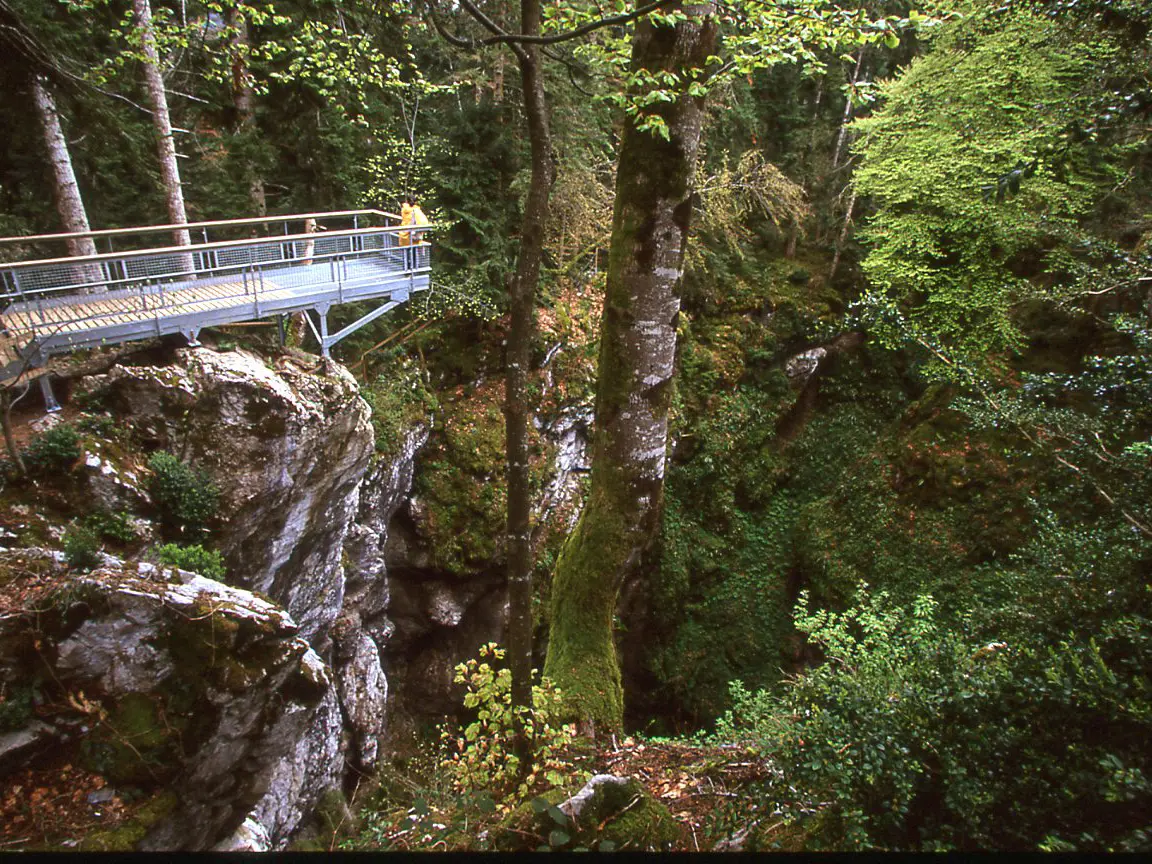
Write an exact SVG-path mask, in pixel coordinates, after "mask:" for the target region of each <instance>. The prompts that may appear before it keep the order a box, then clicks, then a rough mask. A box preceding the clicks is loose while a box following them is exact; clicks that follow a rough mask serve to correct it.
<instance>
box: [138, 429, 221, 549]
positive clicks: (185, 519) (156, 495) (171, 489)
mask: <svg viewBox="0 0 1152 864" xmlns="http://www.w3.org/2000/svg"><path fill="white" fill-rule="evenodd" d="M148 467H149V468H150V469H151V470H152V479H151V480H150V482H149V485H148V491H149V492H150V493H151V495H152V500H153V501H154V502H155V504H156V509H157V510H158V511H159V517H160V524H161V526H162V527H163V528H164V529H165V530H166V531H167V532H168V533H169V534H171V535H173V536H175V537H178V538H180V539H183V540H190V541H198V540H200V539H202V538H203V537H204V536H205V534H206V533H207V529H208V523H209V522H210V521H211V520H212V518H213V517H214V516H215V515H216V508H217V506H218V504H219V501H220V490H219V489H217V488H216V485H215V484H214V483H213V482H212V480H211V478H210V477H209V476H208V474H207V472H205V471H203V470H201V469H197V468H193V467H191V466H190V465H186V464H184V463H183V462H181V461H180V460H179V459H177V458H176V457H175V456H173V455H172V454H171V453H165V452H162V451H161V452H159V453H154V454H153V455H152V457H151V458H150V459H149V460H148Z"/></svg>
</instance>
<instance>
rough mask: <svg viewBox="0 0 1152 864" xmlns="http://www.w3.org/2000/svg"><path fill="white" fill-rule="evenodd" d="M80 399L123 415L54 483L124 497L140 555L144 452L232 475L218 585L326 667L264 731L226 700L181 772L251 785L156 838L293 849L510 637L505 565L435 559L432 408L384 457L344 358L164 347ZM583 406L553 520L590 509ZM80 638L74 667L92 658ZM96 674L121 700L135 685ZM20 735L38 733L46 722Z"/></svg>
mask: <svg viewBox="0 0 1152 864" xmlns="http://www.w3.org/2000/svg"><path fill="white" fill-rule="evenodd" d="M71 396H72V399H73V403H74V404H76V405H80V406H82V408H83V411H84V413H83V414H82V415H81V416H80V418H79V421H80V422H81V423H82V424H86V425H85V426H84V428H85V429H87V430H92V429H109V428H114V429H115V430H116V431H115V434H110V435H102V434H93V433H92V432H91V431H88V432H85V434H84V436H83V446H82V456H81V458H80V460H78V461H77V462H76V464H74V465H73V466H72V467H71V468H69V469H68V470H67V472H66V476H63V477H61V478H60V479H59V481H58V482H59V484H62V485H60V487H59V488H60V490H66V489H71V490H72V491H71V492H68V493H67V495H65V496H64V497H65V498H68V497H70V498H71V499H72V500H74V501H76V502H80V506H86V504H85V503H84V502H90V503H91V504H95V505H99V506H102V507H103V508H105V510H106V511H108V512H113V513H115V512H118V511H128V513H129V515H130V516H131V521H132V524H133V525H134V526H135V530H136V531H137V535H138V543H137V545H136V546H135V547H133V548H132V549H127V550H125V552H126V554H128V555H132V556H137V555H145V556H147V555H149V554H150V553H149V552H148V544H149V543H152V542H155V538H156V537H157V536H158V531H157V526H156V525H155V524H153V523H152V522H151V521H150V517H151V516H152V515H153V510H152V504H151V501H150V498H149V494H148V478H149V470H148V468H147V461H148V455H149V454H150V453H151V452H154V451H156V450H160V449H163V450H167V451H169V452H172V453H174V454H176V455H177V456H179V457H180V458H181V459H182V460H183V461H185V462H187V463H190V464H192V465H194V466H196V467H197V468H201V469H205V470H206V471H207V472H208V473H209V474H210V475H211V477H212V479H213V481H214V482H215V483H216V484H217V485H218V486H219V488H220V491H221V504H220V508H219V510H220V512H219V518H218V519H217V520H216V524H215V525H214V527H213V531H212V544H213V545H214V546H216V547H217V548H219V549H220V550H222V551H223V552H224V555H225V559H226V564H227V570H228V573H227V576H226V577H225V579H224V581H226V582H228V583H229V584H231V585H234V586H237V589H238V590H242V591H244V592H245V594H246V595H247V596H251V597H256V596H257V595H259V597H261V598H264V600H263V601H261V602H264V601H271V604H272V606H271V608H274V609H276V610H278V614H279V615H282V616H283V617H284V619H285V620H290V621H291V622H292V624H291V627H292V628H296V630H298V632H295V631H294V638H296V639H298V640H299V641H300V644H301V645H303V646H304V647H305V648H307V649H308V650H309V651H311V652H313V654H312V656H313V657H314V658H316V664H317V668H318V669H320V671H319V672H318V673H317V682H318V683H317V684H316V687H315V688H314V689H315V690H316V692H315V693H312V694H311V695H310V696H309V698H308V699H306V700H300V699H293V698H289V697H277V698H280V700H281V702H282V704H279V707H278V708H277V710H275V711H271V710H269V711H264V712H263V713H261V719H260V728H259V732H258V734H257V733H252V734H249V732H251V730H250V729H248V727H246V726H245V722H246V721H242V720H241V719H238V717H239V716H247V715H246V714H245V712H249V711H250V710H255V709H254V708H253V706H252V705H251V704H249V701H247V700H248V696H247V695H245V694H243V693H239V692H238V693H237V694H236V695H235V697H234V698H233V697H231V696H221V697H220V701H219V704H218V705H216V706H215V708H216V710H218V711H219V712H221V716H222V717H224V718H225V719H223V720H221V724H222V725H221V728H220V729H219V731H218V733H214V734H217V735H218V737H219V748H218V751H216V750H214V751H213V755H212V758H211V760H210V762H211V769H210V770H208V769H205V770H206V771H208V774H206V775H205V777H200V776H199V775H197V776H196V777H192V775H191V774H189V775H188V777H189V778H190V779H189V781H188V782H192V781H193V780H194V781H195V782H196V783H202V784H205V785H207V784H208V780H207V779H205V778H206V777H209V776H216V775H215V774H213V773H212V772H216V774H219V773H220V772H222V771H223V770H224V769H223V767H222V766H225V765H231V766H232V767H231V769H230V770H231V771H232V772H233V773H234V774H235V775H236V776H237V777H242V778H243V784H242V788H241V786H236V782H235V781H225V780H223V779H220V782H219V784H218V789H219V790H220V796H221V802H223V803H221V804H220V807H219V808H218V810H213V811H212V812H211V813H210V814H209V815H206V816H203V817H198V819H197V821H196V823H195V824H187V825H185V824H184V823H183V822H181V821H180V820H178V819H175V820H173V821H171V822H169V823H165V827H163V828H160V827H155V828H150V833H149V834H148V838H149V839H148V840H147V842H146V844H145V845H147V847H148V848H152V849H165V848H167V849H193V848H209V847H214V848H218V849H220V850H229V851H242V850H264V849H282V848H285V846H286V845H287V844H288V843H289V842H290V841H291V839H292V838H293V836H294V835H295V834H296V832H298V831H299V829H300V828H301V826H303V825H305V824H306V823H307V822H308V820H309V818H310V815H311V813H312V812H313V811H314V810H315V808H316V806H317V805H318V803H319V802H320V800H321V799H322V798H323V797H324V796H325V795H326V793H328V792H329V791H330V790H333V789H336V790H339V789H347V788H349V786H350V785H351V783H352V782H353V780H354V778H356V777H358V776H360V775H361V773H365V772H371V771H372V770H373V768H374V767H375V765H376V764H377V762H378V761H379V759H380V758H381V756H382V754H383V753H386V752H395V751H398V750H405V749H407V747H408V746H409V743H410V742H411V740H412V739H411V736H412V733H413V731H414V730H416V729H419V728H421V727H424V726H425V725H426V724H427V723H429V722H438V721H439V720H440V719H441V718H442V717H443V716H444V715H445V714H451V713H453V712H455V711H457V710H458V709H459V697H458V694H457V693H456V692H455V688H454V686H453V683H452V680H451V679H452V670H453V667H454V665H455V664H456V663H458V662H460V661H461V660H463V659H465V658H467V657H469V656H473V655H474V654H475V652H476V649H477V647H478V646H479V645H481V644H483V643H485V642H488V641H493V640H497V641H498V640H500V639H501V638H502V635H503V634H502V631H503V626H504V620H505V617H506V610H505V592H504V575H503V567H502V563H501V562H500V561H499V560H491V561H487V562H486V563H484V564H483V566H482V567H479V568H478V569H475V570H470V571H468V572H460V573H455V572H446V571H444V570H442V569H440V568H438V567H437V566H436V565H435V563H434V561H435V558H436V556H435V554H434V547H433V546H432V545H430V544H431V543H432V542H433V541H431V540H430V538H429V535H428V533H427V532H426V527H427V526H426V525H425V523H424V518H425V516H424V512H423V510H424V508H423V505H422V503H421V502H420V501H419V500H414V499H413V498H412V496H411V489H412V485H413V477H414V475H415V473H416V471H417V461H418V456H419V453H420V452H421V450H422V448H424V447H425V446H426V444H427V442H428V440H429V436H430V432H431V418H427V420H425V421H424V422H415V423H414V424H413V425H412V426H411V427H410V428H408V429H406V430H405V431H403V432H402V433H401V434H402V435H403V439H402V440H401V441H400V442H390V443H389V444H388V446H387V447H386V448H384V449H386V450H387V451H388V453H389V454H390V455H389V456H388V458H382V457H381V458H377V457H374V456H373V452H374V443H375V442H374V436H373V429H372V425H371V423H370V422H369V419H370V417H369V409H368V407H367V405H366V403H365V402H364V401H363V400H362V399H361V398H360V397H359V391H358V389H357V386H356V384H355V381H354V380H353V379H352V378H351V377H350V376H349V375H348V374H347V372H345V371H344V370H343V369H342V368H340V367H338V366H336V365H335V364H331V363H328V362H324V361H320V360H319V359H318V358H312V357H308V356H306V355H300V354H295V353H282V354H280V355H277V356H273V357H271V358H265V357H261V356H258V355H256V354H253V353H251V352H248V351H242V350H239V351H230V352H216V351H213V350H211V349H209V348H196V349H183V348H182V349H175V350H163V349H161V350H153V351H151V352H147V353H142V354H139V355H136V356H135V357H130V358H127V359H126V360H122V361H121V362H119V363H117V364H116V365H113V366H111V367H110V368H108V369H106V370H104V371H103V372H102V373H101V374H99V375H93V376H88V377H86V378H81V379H78V380H77V381H76V382H74V384H73V386H72V392H71ZM586 413H587V412H583V413H581V412H579V411H576V412H569V413H568V414H563V413H561V414H560V415H559V419H558V420H555V421H554V422H552V423H548V424H545V425H542V426H541V427H540V433H541V436H542V438H544V439H546V440H547V441H549V442H550V444H549V449H548V451H547V452H548V453H549V454H550V455H549V456H548V458H549V459H551V458H552V457H553V455H554V457H555V463H556V464H555V470H553V471H551V472H550V473H548V475H547V478H548V482H547V483H546V484H545V487H544V489H543V490H542V492H543V494H542V497H541V500H540V501H539V502H538V503H537V509H538V510H539V511H540V512H541V513H543V514H545V515H547V516H548V518H549V519H550V520H551V521H554V522H556V523H557V524H561V523H563V522H565V521H566V520H568V519H569V518H570V517H572V516H573V515H574V513H575V512H578V506H579V491H580V482H579V474H580V471H581V468H582V467H583V465H582V462H583V452H584V439H585V437H586V436H585V432H586V425H587V422H588V418H587V416H586ZM495 416H496V417H497V418H498V417H499V414H498V412H497V413H496V415H495ZM86 418H87V419H86ZM393 425H395V424H393ZM496 431H499V430H496ZM494 434H495V433H494ZM486 467H487V470H492V466H491V465H487V466H486ZM53 482H57V481H53ZM52 494H56V493H52ZM57 497H60V496H57ZM62 500H63V499H62ZM29 505H31V506H29ZM36 509H37V506H36V503H35V501H31V500H29V502H28V503H20V504H15V505H13V507H12V512H13V513H14V514H21V513H22V514H25V515H24V516H20V517H19V519H20V522H19V524H26V523H27V524H31V523H30V522H28V519H29V518H31V517H33V516H35V513H36ZM50 521H51V520H46V521H44V525H43V533H44V536H45V537H47V538H49V539H50V540H51V541H52V542H56V543H59V542H60V541H61V539H62V535H63V532H62V531H61V529H60V527H59V525H57V524H54V523H53V524H49V523H50ZM128 566H129V568H131V567H132V566H134V565H128ZM253 592H255V593H253ZM134 616H136V617H139V616H138V615H137V613H135V612H125V614H124V615H123V616H121V617H117V616H116V615H110V616H109V617H108V618H107V619H105V620H102V623H101V624H100V625H99V626H100V627H101V628H102V631H101V632H102V633H103V635H102V637H101V638H102V639H103V642H104V643H105V644H106V646H112V645H114V644H118V643H120V642H129V643H133V644H135V645H138V646H139V647H138V648H136V649H134V650H133V652H132V657H133V660H132V664H131V666H130V667H119V666H114V671H112V672H109V673H108V674H109V675H111V676H112V679H115V680H116V681H119V680H120V679H121V678H123V677H124V676H125V675H131V676H135V678H134V679H133V682H132V683H133V686H134V687H135V688H136V690H134V691H133V692H145V693H150V692H152V689H155V688H156V687H160V686H161V685H162V682H163V681H165V680H167V678H166V676H169V675H170V674H171V672H172V670H171V669H170V668H169V666H170V665H171V664H170V663H169V661H168V660H167V659H165V656H164V655H158V654H156V653H155V652H151V651H150V649H149V647H148V645H149V644H150V642H149V639H148V638H147V637H146V628H147V627H150V626H153V624H154V623H155V622H153V621H152V620H151V619H147V618H146V619H144V620H142V621H137V620H136V617H134ZM92 626H93V627H95V626H96V625H92ZM142 628H144V629H142ZM69 644H70V646H71V647H69V648H68V650H67V651H66V652H65V655H64V660H63V662H64V663H65V665H67V664H68V663H69V662H72V661H71V660H70V659H69V657H70V656H71V654H77V655H78V656H81V655H83V654H84V649H82V648H80V647H79V646H78V643H77V644H72V643H69ZM70 652H71V653H70ZM227 654H228V650H227V649H226V646H224V647H222V656H224V657H227ZM321 663H322V664H323V665H322V667H321V666H320V664H321ZM185 671H189V670H185ZM90 677H91V676H90ZM112 679H109V680H112ZM271 683H274V682H270V684H271ZM101 686H102V687H103V688H105V689H102V690H101V692H105V693H107V694H112V695H108V697H107V698H108V699H109V700H111V701H110V703H109V704H111V705H113V706H115V704H116V702H117V700H118V699H121V698H122V697H123V696H124V693H119V695H115V694H116V692H117V691H115V690H114V689H112V690H109V689H107V687H111V684H107V685H101ZM150 688H151V689H150ZM149 698H151V697H149ZM130 701H131V700H130ZM115 710H119V709H115ZM258 713H259V712H258ZM228 718H231V719H228ZM246 730H247V731H246ZM25 731H26V734H25V736H24V738H25V739H28V740H27V741H25V744H26V745H28V746H32V747H33V749H34V747H35V744H36V742H37V741H41V740H42V739H43V735H44V734H45V733H44V730H42V729H38V728H36V727H31V728H30V729H29V730H25ZM241 738H244V739H245V740H246V741H247V743H246V744H242V742H241V741H240V740H239V739H241ZM257 738H258V739H259V740H258V741H257V740H256V739H257ZM248 739H252V740H248ZM21 740H24V739H21ZM249 745H250V746H249ZM2 770H4V768H3V766H0V771H2ZM188 770H189V771H192V770H193V769H192V768H189V769H188ZM225 773H226V772H225ZM157 788H159V787H157ZM207 806H208V804H207V803H205V807H207ZM196 812H197V813H199V812H200V811H196ZM142 842H144V840H143V839H142V838H139V837H137V838H136V839H134V840H133V841H132V843H131V844H130V845H131V846H133V847H139V848H143V847H142V846H140V844H141V843H142ZM107 848H127V847H123V846H119V847H118V846H116V845H115V844H112V845H110V846H109V847H107Z"/></svg>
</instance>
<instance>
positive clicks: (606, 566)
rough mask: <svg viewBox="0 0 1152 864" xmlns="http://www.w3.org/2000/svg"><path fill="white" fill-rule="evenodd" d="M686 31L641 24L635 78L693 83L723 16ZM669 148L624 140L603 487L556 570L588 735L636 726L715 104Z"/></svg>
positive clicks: (563, 663)
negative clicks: (648, 569)
mask: <svg viewBox="0 0 1152 864" xmlns="http://www.w3.org/2000/svg"><path fill="white" fill-rule="evenodd" d="M680 8H682V9H683V11H684V12H685V13H686V14H687V16H688V17H687V19H686V20H684V21H681V22H680V23H678V24H676V25H675V27H668V26H664V25H659V26H658V25H656V24H653V23H652V22H651V21H648V20H644V21H641V22H640V23H639V24H638V25H637V27H636V35H635V37H634V39H633V42H632V66H633V68H634V69H635V68H646V69H649V70H651V71H653V72H657V71H662V70H673V71H676V72H678V73H683V72H685V71H686V70H691V69H694V68H703V67H704V64H705V61H706V59H707V58H708V56H709V55H710V54H712V53H714V50H715V44H716V32H717V25H716V21H715V18H714V17H713V15H712V12H713V6H712V4H711V3H708V4H695V5H684V6H680V5H679V4H677V5H676V6H673V7H669V10H671V9H680ZM658 113H659V115H660V116H661V117H662V118H663V120H664V122H665V123H666V124H667V127H668V131H669V133H670V134H669V140H667V141H665V140H663V139H662V138H659V137H657V136H656V135H655V134H652V133H647V132H640V131H638V130H637V129H636V128H635V126H634V125H633V124H632V123H629V124H628V125H627V126H626V128H625V131H624V139H623V142H622V145H621V150H620V164H619V168H618V169H617V175H616V204H615V210H614V212H613V217H612V242H611V249H610V251H609V260H608V281H607V289H606V296H605V300H604V315H603V320H602V323H601V330H600V358H599V382H598V384H597V388H596V422H595V439H594V443H593V450H592V488H591V493H590V496H589V499H588V503H587V504H586V505H585V507H584V512H583V515H582V516H581V518H580V521H579V523H578V524H577V526H576V529H575V531H574V532H573V533H572V535H571V536H570V537H569V538H568V541H567V543H566V544H565V546H564V549H563V551H562V552H561V555H560V558H559V560H558V561H557V564H556V571H555V574H554V576H553V582H552V621H551V631H550V633H549V639H548V659H547V663H546V665H545V674H546V675H548V676H549V677H550V678H551V679H552V680H553V681H555V682H556V683H557V684H558V685H559V687H560V688H561V690H563V692H564V694H565V699H566V708H567V710H568V712H569V713H570V714H571V715H572V716H574V717H575V718H576V719H578V720H579V721H580V724H581V727H582V729H583V730H584V731H585V733H589V732H594V731H595V730H596V729H597V728H601V729H618V728H619V727H620V726H621V724H622V722H623V710H624V706H623V691H622V687H621V680H620V664H619V659H618V657H617V655H616V647H615V643H614V641H613V632H612V619H613V614H614V612H615V610H616V601H617V595H618V594H619V591H620V587H621V585H622V584H623V581H624V578H625V577H626V575H627V574H628V572H629V570H630V569H631V568H632V567H633V566H635V564H636V562H637V560H638V559H639V557H640V555H641V553H642V552H643V551H644V550H645V548H646V547H647V546H648V545H649V543H650V542H651V539H652V537H653V535H654V533H655V529H656V527H657V524H658V518H659V513H660V504H661V500H662V495H663V488H664V459H665V448H666V444H667V437H668V406H669V401H670V398H671V390H670V388H671V383H672V373H673V367H674V363H675V353H676V322H677V317H678V315H679V311H680V293H679V292H680V277H681V273H682V268H683V262H684V251H685V246H684V244H685V242H686V240H687V236H688V224H689V219H690V216H691V213H692V188H691V183H692V177H693V173H694V169H695V164H696V152H697V148H698V145H699V142H700V131H701V126H702V123H703V99H701V98H695V97H691V96H688V95H687V94H686V93H681V95H680V96H679V98H678V99H677V100H676V101H675V102H673V103H670V104H665V105H662V106H661V107H660V108H659V109H658Z"/></svg>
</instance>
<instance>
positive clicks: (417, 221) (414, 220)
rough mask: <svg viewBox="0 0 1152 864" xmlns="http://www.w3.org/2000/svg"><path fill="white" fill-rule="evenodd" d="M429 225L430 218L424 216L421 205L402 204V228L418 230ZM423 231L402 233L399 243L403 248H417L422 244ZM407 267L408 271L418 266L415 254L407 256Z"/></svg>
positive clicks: (405, 202) (404, 202)
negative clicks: (416, 246)
mask: <svg viewBox="0 0 1152 864" xmlns="http://www.w3.org/2000/svg"><path fill="white" fill-rule="evenodd" d="M427 224H428V217H427V216H425V215H424V211H423V210H421V209H420V205H419V204H409V203H408V202H407V201H403V202H401V204H400V227H402V228H407V227H412V228H417V227H419V226H421V225H427ZM423 234H424V232H423V231H411V232H409V231H401V232H400V236H399V243H400V245H401V246H415V245H417V244H418V243H420V242H421V237H422V236H423ZM404 257H405V261H404V264H405V267H406V269H409V270H411V269H413V268H414V267H415V266H416V255H415V253H406V254H405V256H404Z"/></svg>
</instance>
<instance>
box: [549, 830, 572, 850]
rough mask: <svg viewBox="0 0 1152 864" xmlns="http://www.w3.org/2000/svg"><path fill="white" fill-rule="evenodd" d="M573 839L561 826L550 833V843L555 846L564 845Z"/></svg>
mask: <svg viewBox="0 0 1152 864" xmlns="http://www.w3.org/2000/svg"><path fill="white" fill-rule="evenodd" d="M571 839H572V838H571V837H569V836H568V832H566V831H561V830H560V829H559V828H557V829H556V830H554V831H553V832H552V833H551V834H549V835H548V845H549V846H551V847H553V848H555V847H557V846H563V845H564V844H565V843H567V842H568V841H570V840H571Z"/></svg>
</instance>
